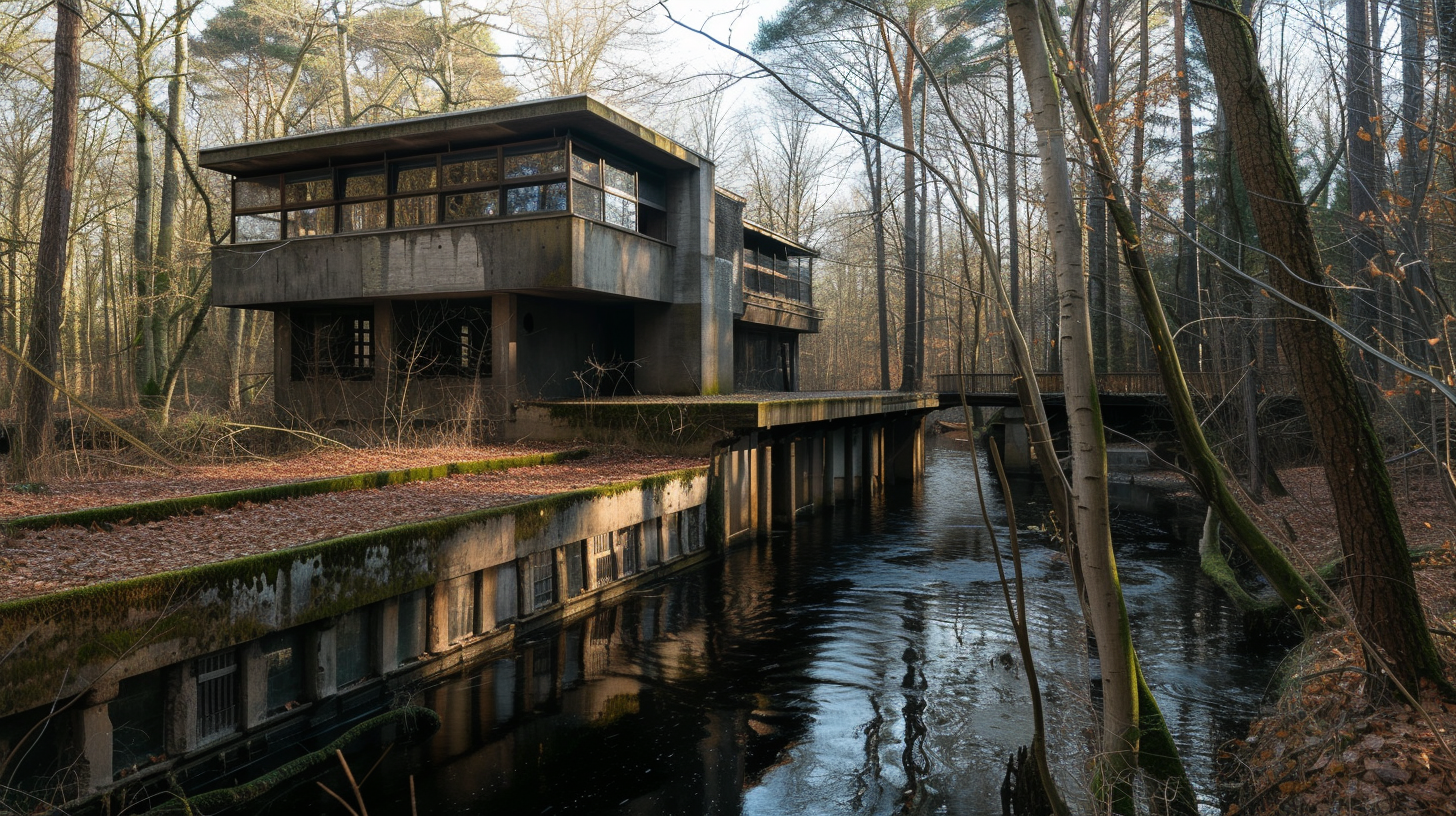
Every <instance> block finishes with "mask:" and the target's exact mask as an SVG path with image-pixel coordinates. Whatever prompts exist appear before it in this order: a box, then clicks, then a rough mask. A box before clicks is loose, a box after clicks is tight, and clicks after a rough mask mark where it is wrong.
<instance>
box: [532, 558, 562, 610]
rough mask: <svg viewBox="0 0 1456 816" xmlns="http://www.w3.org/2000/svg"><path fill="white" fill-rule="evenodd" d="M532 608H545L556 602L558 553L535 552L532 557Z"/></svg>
mask: <svg viewBox="0 0 1456 816" xmlns="http://www.w3.org/2000/svg"><path fill="white" fill-rule="evenodd" d="M529 566H530V579H531V609H532V610H538V609H545V608H546V607H548V606H550V605H551V604H554V603H556V553H555V552H554V551H550V550H548V551H546V552H540V553H534V554H533V555H532V556H531V558H530V565H529Z"/></svg>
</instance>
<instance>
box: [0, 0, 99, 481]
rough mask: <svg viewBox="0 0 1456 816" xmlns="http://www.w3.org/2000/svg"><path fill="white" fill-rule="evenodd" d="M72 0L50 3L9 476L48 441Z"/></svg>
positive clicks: (70, 160) (65, 185) (74, 36)
mask: <svg viewBox="0 0 1456 816" xmlns="http://www.w3.org/2000/svg"><path fill="white" fill-rule="evenodd" d="M72 2H73V0H60V2H57V3H56V43H55V84H54V86H53V89H54V90H53V98H54V102H53V103H52V105H53V107H52V110H51V139H50V159H49V161H48V162H47V165H46V189H45V208H44V211H43V214H42V215H41V226H40V245H39V247H38V248H37V252H36V265H35V299H34V306H33V307H32V310H31V317H30V340H29V343H28V346H29V348H28V349H27V353H26V360H27V362H29V363H30V365H31V366H33V367H34V368H35V370H34V371H32V370H31V369H30V368H24V369H22V370H21V372H20V444H19V445H17V446H15V447H14V448H13V450H14V451H15V454H16V455H15V459H14V463H15V469H14V474H13V475H14V477H15V478H16V479H17V480H24V479H28V478H30V475H31V473H32V470H33V466H34V464H35V461H36V460H37V459H38V458H39V457H41V456H43V455H44V454H45V453H46V451H47V449H48V448H49V447H50V445H51V438H52V436H53V435H54V430H53V427H52V422H51V402H52V399H53V398H54V396H55V394H54V391H53V389H52V387H51V385H50V384H49V383H47V382H46V381H45V379H44V377H50V378H54V377H55V373H56V356H57V352H59V351H60V345H61V299H62V295H63V293H64V289H65V280H66V277H65V276H66V249H67V239H68V237H69V233H70V229H71V201H72V198H73V196H72V193H73V187H74V184H75V177H76V128H77V119H78V115H77V111H78V108H79V102H80V88H79V87H78V86H79V84H80V76H81V31H82V22H83V21H82V18H81V11H80V9H79V8H77V7H76V6H73V5H72Z"/></svg>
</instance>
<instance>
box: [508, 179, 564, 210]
mask: <svg viewBox="0 0 1456 816" xmlns="http://www.w3.org/2000/svg"><path fill="white" fill-rule="evenodd" d="M565 209H566V182H564V181H560V182H556V183H555V184H541V185H534V186H531V187H515V188H512V189H510V190H506V214H507V215H521V214H524V213H533V212H559V211H563V210H565Z"/></svg>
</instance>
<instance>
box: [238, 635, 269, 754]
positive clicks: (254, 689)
mask: <svg viewBox="0 0 1456 816" xmlns="http://www.w3.org/2000/svg"><path fill="white" fill-rule="evenodd" d="M238 698H239V699H238V706H239V709H240V710H239V713H240V714H241V715H242V716H240V717H239V718H238V720H239V722H240V723H241V725H242V727H243V730H244V731H246V730H248V729H250V728H253V727H255V726H257V725H259V724H261V723H262V722H263V720H265V719H267V718H268V662H267V661H266V660H264V659H263V641H262V640H251V641H249V642H247V643H244V644H243V645H242V646H241V647H240V648H239V649H238Z"/></svg>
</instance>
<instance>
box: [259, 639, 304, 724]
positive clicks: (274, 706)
mask: <svg viewBox="0 0 1456 816" xmlns="http://www.w3.org/2000/svg"><path fill="white" fill-rule="evenodd" d="M301 640H302V638H300V637H299V636H298V633H297V632H275V633H274V634H271V635H268V636H267V637H265V638H263V665H264V666H266V667H267V669H268V700H267V702H268V713H269V714H277V713H278V712H280V711H287V710H288V709H291V708H293V707H294V706H295V705H297V703H298V701H299V700H300V699H302V698H303V649H302V648H301V643H300V641H301Z"/></svg>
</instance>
